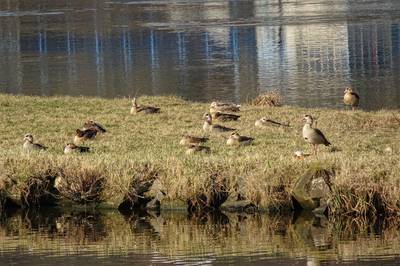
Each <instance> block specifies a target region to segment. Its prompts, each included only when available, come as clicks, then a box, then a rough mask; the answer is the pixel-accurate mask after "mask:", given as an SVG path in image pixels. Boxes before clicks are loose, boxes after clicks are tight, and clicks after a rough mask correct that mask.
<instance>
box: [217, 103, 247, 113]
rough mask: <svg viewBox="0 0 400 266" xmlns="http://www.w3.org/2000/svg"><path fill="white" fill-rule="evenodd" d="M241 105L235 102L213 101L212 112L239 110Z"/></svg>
mask: <svg viewBox="0 0 400 266" xmlns="http://www.w3.org/2000/svg"><path fill="white" fill-rule="evenodd" d="M239 111H240V105H239V104H234V103H223V102H212V103H211V105H210V113H216V112H239Z"/></svg>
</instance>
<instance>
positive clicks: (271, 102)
mask: <svg viewBox="0 0 400 266" xmlns="http://www.w3.org/2000/svg"><path fill="white" fill-rule="evenodd" d="M250 104H251V105H253V106H269V107H279V106H282V104H283V97H282V95H281V93H280V92H279V91H278V90H272V91H267V92H265V93H263V94H261V95H258V96H257V97H256V98H255V99H254V100H252V101H251V102H250Z"/></svg>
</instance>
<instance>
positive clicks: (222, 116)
mask: <svg viewBox="0 0 400 266" xmlns="http://www.w3.org/2000/svg"><path fill="white" fill-rule="evenodd" d="M211 116H212V118H213V119H214V120H218V121H221V122H225V121H237V120H239V118H240V115H234V114H227V113H221V112H215V113H211Z"/></svg>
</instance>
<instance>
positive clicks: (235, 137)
mask: <svg viewBox="0 0 400 266" xmlns="http://www.w3.org/2000/svg"><path fill="white" fill-rule="evenodd" d="M253 141H254V139H253V138H251V137H246V136H240V135H239V133H237V132H232V133H231V135H230V136H229V138H228V140H227V141H226V144H227V145H243V146H246V145H250V144H252V143H253Z"/></svg>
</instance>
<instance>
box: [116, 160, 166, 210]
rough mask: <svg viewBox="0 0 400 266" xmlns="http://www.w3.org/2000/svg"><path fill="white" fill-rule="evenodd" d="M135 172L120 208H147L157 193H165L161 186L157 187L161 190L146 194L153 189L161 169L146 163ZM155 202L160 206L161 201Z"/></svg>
mask: <svg viewBox="0 0 400 266" xmlns="http://www.w3.org/2000/svg"><path fill="white" fill-rule="evenodd" d="M135 172H136V173H135V175H134V176H133V178H132V181H131V183H130V184H129V187H128V190H127V191H126V192H125V196H124V199H123V201H122V203H121V204H120V205H119V206H118V209H119V210H123V211H125V210H135V209H136V210H138V209H139V210H140V209H141V210H143V209H146V207H147V204H148V203H149V202H151V201H152V200H154V199H155V198H156V197H157V196H158V195H157V193H163V192H162V191H161V188H157V189H158V190H159V191H157V192H154V193H151V194H150V195H148V194H146V193H148V192H149V191H150V190H151V189H152V186H153V184H154V182H155V181H156V180H157V179H158V178H159V171H158V170H157V169H155V168H153V167H152V166H149V165H148V164H145V165H143V166H141V167H139V168H138V169H137V170H136V171H135ZM157 200H158V199H157ZM155 204H156V205H157V206H156V207H158V206H159V204H160V203H159V202H156V203H155Z"/></svg>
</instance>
